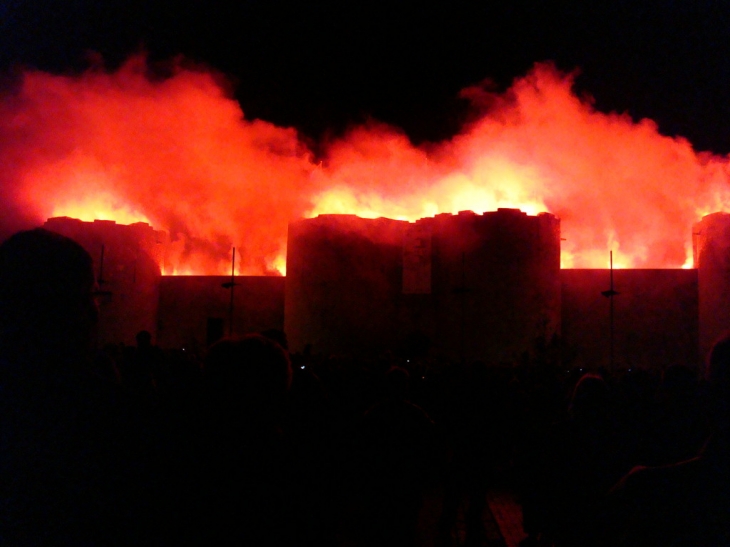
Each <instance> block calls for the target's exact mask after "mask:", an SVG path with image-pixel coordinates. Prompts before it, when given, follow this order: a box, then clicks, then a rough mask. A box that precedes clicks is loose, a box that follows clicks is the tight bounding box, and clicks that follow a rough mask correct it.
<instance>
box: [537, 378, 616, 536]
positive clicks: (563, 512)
mask: <svg viewBox="0 0 730 547" xmlns="http://www.w3.org/2000/svg"><path fill="white" fill-rule="evenodd" d="M612 410H613V406H612V404H611V393H610V390H609V388H608V386H607V385H606V382H605V381H604V380H603V378H602V377H600V376H598V375H594V374H586V375H584V376H583V377H582V378H581V379H580V380H579V381H578V383H577V384H576V386H575V389H574V392H573V396H572V399H571V404H570V408H569V412H568V415H567V417H566V419H564V420H560V421H558V422H557V423H556V424H555V425H554V426H553V428H552V429H551V431H550V434H549V436H548V442H547V446H546V449H545V452H544V458H545V466H544V468H543V479H544V481H545V482H544V486H543V490H542V492H543V495H544V498H543V506H542V508H543V510H544V511H545V517H544V519H543V521H544V522H545V523H546V524H545V532H546V536H547V537H548V538H549V539H550V540H552V541H553V542H554V544H555V545H561V546H562V545H570V546H583V545H594V544H596V542H597V541H599V538H600V533H601V532H600V523H601V521H600V518H601V515H602V510H603V504H604V501H605V497H606V495H607V494H608V491H609V490H610V488H611V486H613V485H614V484H615V483H616V481H618V480H619V478H620V477H621V476H622V474H623V473H625V472H626V471H627V467H626V463H625V458H624V457H623V456H622V454H621V452H620V450H619V447H620V444H619V443H618V442H617V439H618V431H617V427H616V423H615V421H614V419H613V412H612Z"/></svg>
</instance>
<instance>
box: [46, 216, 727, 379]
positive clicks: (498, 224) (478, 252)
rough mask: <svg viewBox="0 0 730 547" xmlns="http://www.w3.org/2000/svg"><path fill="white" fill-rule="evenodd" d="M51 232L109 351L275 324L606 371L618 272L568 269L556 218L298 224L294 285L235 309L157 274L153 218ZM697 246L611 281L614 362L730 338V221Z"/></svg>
mask: <svg viewBox="0 0 730 547" xmlns="http://www.w3.org/2000/svg"><path fill="white" fill-rule="evenodd" d="M44 227H45V228H47V229H49V230H53V231H56V232H59V233H61V234H64V235H66V236H69V237H71V238H73V239H75V240H77V241H78V242H79V243H81V244H82V245H83V246H84V247H85V248H86V249H87V250H88V251H89V253H90V254H91V255H92V257H93V258H94V261H95V267H96V269H97V272H98V277H99V281H100V289H101V295H102V296H101V298H100V318H101V325H100V331H101V332H100V335H101V336H100V338H101V342H102V343H105V342H124V343H128V344H131V343H134V335H135V334H136V333H137V332H138V331H139V330H142V329H145V330H149V331H150V332H151V333H152V334H153V336H155V337H156V340H157V341H158V343H159V344H160V345H161V346H164V347H188V346H189V347H205V346H206V345H207V344H208V343H210V342H211V341H212V340H213V339H216V338H217V337H219V336H220V335H221V334H227V333H228V332H229V331H231V330H232V332H233V333H235V334H243V333H245V332H253V331H261V330H267V329H280V330H285V332H286V333H287V336H288V338H289V342H290V347H291V349H292V350H293V351H304V350H305V348H307V347H308V346H309V347H310V349H311V350H312V351H314V352H318V353H326V354H358V355H376V354H381V353H383V352H386V351H392V352H395V353H398V354H402V355H414V356H417V355H427V356H429V357H432V358H435V359H446V360H460V359H466V360H474V359H482V360H485V361H488V362H507V361H514V360H515V359H518V358H519V357H520V355H522V354H524V353H525V352H530V351H532V350H533V348H534V347H535V344H536V342H538V343H539V341H549V340H550V339H552V338H553V337H554V335H556V334H557V335H559V336H560V338H561V340H562V346H561V347H562V348H563V355H564V362H565V363H566V364H567V365H568V366H581V367H586V368H595V367H598V366H606V365H608V364H609V363H608V356H609V345H610V332H611V325H610V322H609V305H610V302H609V300H608V299H607V298H606V297H604V296H603V295H602V294H601V293H602V292H603V291H605V290H607V289H608V288H609V271H608V270H589V269H573V270H561V269H560V224H559V220H558V219H557V218H556V217H555V216H553V215H550V214H540V215H537V216H529V215H526V214H524V213H522V212H520V211H517V210H511V209H500V210H498V211H494V212H489V213H485V214H482V215H477V214H475V213H472V212H468V211H466V212H461V213H459V214H457V215H451V214H441V215H437V216H435V217H432V218H424V219H420V220H418V221H416V222H407V221H399V220H391V219H385V218H379V219H362V218H359V217H356V216H354V215H320V216H319V217H316V218H311V219H305V220H300V221H296V222H292V223H291V224H290V227H289V241H288V254H287V276H286V278H283V277H255V276H246V277H244V276H237V277H236V278H235V282H236V286H235V287H234V289H233V290H234V300H233V308H232V312H233V313H232V314H231V305H230V304H231V302H230V294H231V293H230V288H226V287H223V284H224V283H226V282H228V281H230V278H228V277H219V276H163V275H161V273H160V265H161V264H162V263H163V262H164V260H165V255H166V252H167V247H168V243H169V239H168V237H167V235H166V234H165V233H163V232H159V231H155V230H154V229H152V227H150V226H149V225H147V224H144V223H138V224H132V225H129V226H123V225H117V224H115V223H114V222H111V221H95V222H81V221H79V220H74V219H69V218H54V219H50V220H48V221H47V222H46V224H45V225H44ZM693 240H694V251H695V265H696V269H689V270H680V269H674V270H671V269H667V270H649V269H647V270H615V271H614V286H615V289H616V290H617V291H618V292H619V293H620V294H618V295H617V296H615V297H614V314H613V315H614V322H613V333H614V334H613V347H614V364H615V366H620V367H632V366H637V367H656V366H659V367H663V366H666V365H668V364H674V363H687V362H690V363H697V362H699V361H700V360H701V358H702V357H703V356H704V355H705V354H706V352H707V351H708V350H709V348H710V347H711V344H712V342H714V340H715V339H716V338H717V337H718V336H719V335H720V334H722V333H723V332H724V331H726V330H727V329H730V215H728V214H726V213H715V214H712V215H708V216H706V217H705V218H703V220H702V221H701V222H699V223H697V224H696V225H695V226H694V227H693ZM102 249H103V261H102ZM231 320H232V324H231Z"/></svg>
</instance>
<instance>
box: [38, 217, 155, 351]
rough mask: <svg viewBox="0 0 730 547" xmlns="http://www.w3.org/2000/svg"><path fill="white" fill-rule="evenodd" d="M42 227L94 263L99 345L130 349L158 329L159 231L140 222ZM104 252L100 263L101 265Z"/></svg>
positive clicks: (59, 222) (52, 222) (53, 222)
mask: <svg viewBox="0 0 730 547" xmlns="http://www.w3.org/2000/svg"><path fill="white" fill-rule="evenodd" d="M43 228H45V229H47V230H50V231H52V232H56V233H59V234H61V235H64V236H66V237H69V238H71V239H73V240H75V241H76V242H78V243H79V244H80V245H81V246H82V247H84V249H86V251H87V252H88V253H89V254H90V255H91V257H92V258H93V260H94V270H95V273H96V277H97V283H98V289H99V296H98V298H97V302H98V305H99V343H100V345H103V344H106V343H119V342H124V343H125V344H134V343H135V335H136V334H137V333H138V332H139V331H141V330H147V331H149V332H151V333H152V334H153V335H154V333H155V331H156V329H157V314H158V302H159V286H160V267H159V253H160V249H159V247H160V245H159V244H158V241H159V236H160V234H161V232H157V231H155V230H154V229H153V228H152V227H151V226H150V225H148V224H146V223H143V222H139V223H136V224H131V225H121V224H116V223H115V222H114V221H105V220H95V221H94V222H82V221H80V220H76V219H71V218H67V217H56V218H51V219H49V220H48V221H47V222H46V223H45V224H44V225H43ZM102 247H103V256H104V258H103V263H102Z"/></svg>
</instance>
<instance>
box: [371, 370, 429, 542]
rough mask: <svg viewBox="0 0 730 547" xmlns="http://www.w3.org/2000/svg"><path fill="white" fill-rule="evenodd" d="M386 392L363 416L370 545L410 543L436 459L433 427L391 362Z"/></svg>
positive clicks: (406, 380) (403, 373) (406, 379)
mask: <svg viewBox="0 0 730 547" xmlns="http://www.w3.org/2000/svg"><path fill="white" fill-rule="evenodd" d="M386 379H387V386H388V391H389V394H388V397H387V398H386V399H385V400H383V401H381V402H379V403H376V404H375V405H374V406H372V407H371V408H370V409H369V410H367V411H366V412H365V414H364V416H363V421H362V430H361V437H360V442H361V443H362V444H361V451H362V452H361V454H362V456H363V458H364V461H363V468H362V469H363V479H364V484H363V487H364V488H363V494H364V510H365V511H364V516H365V522H364V529H363V535H364V539H365V541H366V543H367V544H368V545H383V546H387V545H393V546H395V545H398V546H404V547H406V546H408V545H413V544H414V541H415V531H416V526H417V524H418V515H419V510H420V508H421V505H422V503H423V488H424V486H425V484H426V481H427V479H428V476H429V473H430V471H431V466H432V465H433V463H434V456H435V454H436V452H435V431H434V424H433V422H432V421H431V419H430V418H429V416H428V415H427V414H426V412H424V411H423V410H422V409H421V408H420V407H418V406H417V405H415V404H413V403H411V402H410V400H409V394H408V392H409V389H408V384H409V374H408V372H407V371H406V370H405V369H403V368H400V367H392V368H391V369H390V370H389V371H388V372H387V375H386Z"/></svg>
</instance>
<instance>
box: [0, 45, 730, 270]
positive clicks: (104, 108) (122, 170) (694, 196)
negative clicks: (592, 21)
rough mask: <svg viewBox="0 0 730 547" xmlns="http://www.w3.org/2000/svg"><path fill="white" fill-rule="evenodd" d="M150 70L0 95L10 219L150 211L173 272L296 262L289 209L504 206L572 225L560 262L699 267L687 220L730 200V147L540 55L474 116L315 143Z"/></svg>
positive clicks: (196, 71) (189, 79)
mask: <svg viewBox="0 0 730 547" xmlns="http://www.w3.org/2000/svg"><path fill="white" fill-rule="evenodd" d="M169 72H170V73H171V76H169V77H167V78H165V79H160V78H150V77H149V75H148V67H147V65H146V61H145V59H144V58H143V57H141V56H136V57H133V58H131V59H130V60H129V61H128V62H127V63H126V64H125V65H123V66H122V67H121V68H120V69H119V70H118V71H116V72H105V71H102V70H99V69H94V70H90V71H88V72H86V73H84V74H81V75H78V76H58V75H51V74H46V73H43V72H38V71H32V70H28V71H26V72H25V73H24V74H23V75H22V81H20V82H19V85H18V86H17V88H16V89H15V90H14V91H13V92H12V93H6V94H5V95H3V96H2V97H0V141H1V142H3V147H2V148H1V149H0V164H2V165H3V170H2V171H1V172H0V200H1V202H2V204H3V205H2V207H3V215H0V231H2V232H3V235H7V233H9V231H11V230H15V229H19V228H21V227H26V226H33V225H39V224H41V223H42V222H43V221H44V220H45V219H46V218H48V217H51V216H60V215H65V216H72V217H77V218H81V219H82V220H93V219H94V218H101V219H113V220H116V221H117V222H119V223H131V222H139V221H143V222H148V223H149V224H151V225H153V226H154V227H155V228H156V229H160V230H164V231H166V232H167V233H168V234H169V236H170V245H169V249H170V250H169V252H168V255H167V256H166V258H165V263H164V264H163V269H164V271H165V272H168V273H173V274H178V275H185V274H188V275H190V274H217V275H228V274H230V252H231V248H232V247H233V246H235V247H236V248H237V250H238V252H239V254H238V255H237V256H238V257H237V262H238V265H239V266H238V268H237V273H239V274H258V275H262V274H268V275H280V274H284V273H285V268H286V265H285V258H284V257H285V253H286V233H287V225H288V223H289V222H290V221H291V220H295V219H297V218H302V217H305V216H315V215H317V214H323V213H350V214H357V215H360V216H363V217H370V218H373V217H380V216H385V217H390V218H395V219H407V220H416V219H418V218H422V217H426V216H433V215H435V214H438V213H444V212H449V213H457V212H458V211H461V210H473V211H475V212H477V213H481V212H484V211H490V210H494V209H496V208H499V207H509V208H519V209H522V210H523V211H525V212H527V213H529V214H536V213H539V212H541V211H549V212H551V213H554V214H556V215H557V216H559V217H560V218H561V221H562V232H563V237H564V239H565V241H563V256H562V264H563V267H595V268H604V267H606V266H607V257H608V252H609V250H613V251H614V267H652V268H679V267H690V266H691V265H692V262H691V256H692V246H691V227H692V224H693V222H695V221H697V220H698V219H699V218H701V216H702V215H703V214H706V213H710V212H715V211H719V210H730V191H728V188H729V187H728V180H729V179H730V167H728V166H729V163H728V158H726V157H720V156H714V155H711V154H709V153H697V152H695V151H694V150H693V148H692V145H691V144H690V143H689V142H688V141H686V140H685V139H683V138H681V137H669V136H665V135H661V134H660V133H659V132H658V130H657V126H656V124H655V123H654V122H652V121H651V120H641V121H639V122H635V121H633V120H632V119H631V118H630V117H629V116H627V115H623V114H617V113H608V114H607V113H603V112H598V111H596V110H595V108H594V107H593V106H592V104H591V101H590V99H585V98H579V97H577V96H576V95H575V94H574V93H573V91H572V85H573V76H572V75H570V74H564V73H561V72H559V71H558V70H556V69H555V68H554V67H552V66H551V65H549V64H538V65H536V66H535V67H534V68H533V70H532V71H531V72H530V73H529V74H527V75H525V76H524V77H522V78H518V79H516V80H515V82H514V83H513V85H512V87H511V88H510V89H508V90H507V91H506V92H504V93H503V94H501V95H500V94H494V93H492V92H489V91H487V90H485V89H483V88H482V87H480V86H474V87H472V88H468V89H466V90H464V91H463V92H462V96H463V97H465V98H467V99H469V100H470V101H471V102H472V104H473V107H474V117H473V121H472V122H470V123H469V124H467V125H466V126H465V127H463V128H462V130H461V131H460V132H459V134H457V135H455V136H453V137H452V138H450V139H448V140H445V141H443V142H437V143H425V144H422V145H420V146H416V145H414V144H413V143H411V141H410V140H409V139H408V137H407V136H406V135H405V134H404V133H403V132H402V131H400V130H399V129H397V128H394V127H391V126H388V125H385V124H382V123H378V122H370V123H368V124H365V125H363V126H358V127H353V128H352V129H351V130H350V131H349V132H348V133H347V134H345V135H343V136H341V137H339V138H337V139H335V140H333V141H332V142H328V143H327V144H326V145H323V146H322V147H320V149H321V150H323V152H322V153H321V156H320V157H316V158H315V155H314V153H313V152H312V151H311V150H310V149H309V148H308V146H307V145H306V144H305V141H304V139H302V138H300V136H299V135H298V134H297V132H296V131H295V130H294V129H292V128H284V127H277V126H275V125H273V124H271V123H268V122H266V121H262V120H247V119H246V118H245V116H244V113H243V112H242V111H241V109H240V106H239V105H238V103H237V102H236V101H235V100H233V99H232V98H231V95H230V93H229V92H228V90H227V87H228V86H227V84H225V81H224V78H223V77H222V76H221V75H220V74H217V73H215V72H214V71H211V70H209V69H204V68H200V67H190V66H184V64H183V63H182V62H178V64H176V65H174V66H172V67H171V69H170V71H169Z"/></svg>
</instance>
